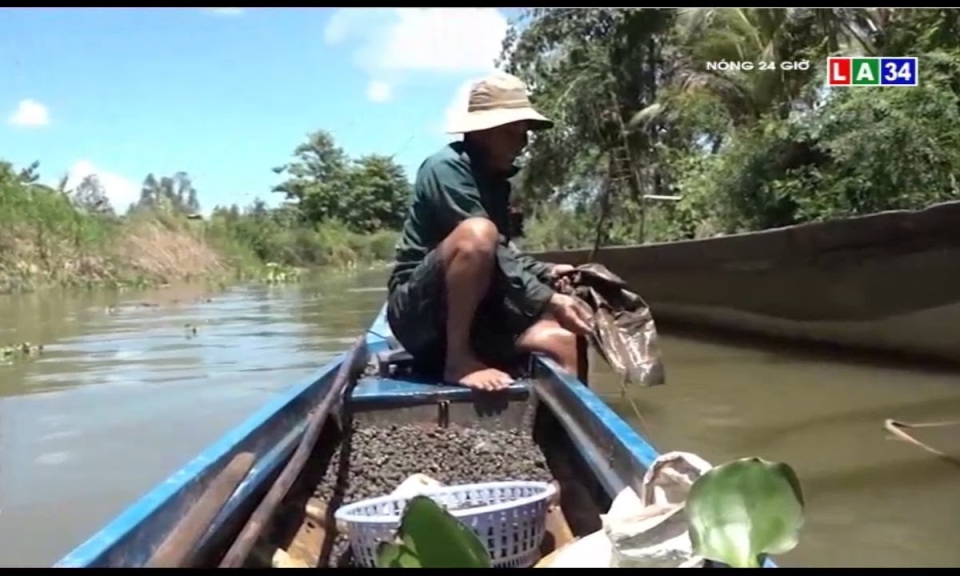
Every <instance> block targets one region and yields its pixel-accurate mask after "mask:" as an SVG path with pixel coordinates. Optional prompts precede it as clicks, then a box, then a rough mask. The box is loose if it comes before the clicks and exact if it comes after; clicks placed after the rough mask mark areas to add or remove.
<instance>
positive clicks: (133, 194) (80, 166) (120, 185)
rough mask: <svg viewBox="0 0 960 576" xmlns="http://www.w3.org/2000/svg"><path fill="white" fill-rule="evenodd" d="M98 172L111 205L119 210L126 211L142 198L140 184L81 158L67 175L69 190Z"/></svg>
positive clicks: (97, 174)
mask: <svg viewBox="0 0 960 576" xmlns="http://www.w3.org/2000/svg"><path fill="white" fill-rule="evenodd" d="M91 174H96V176H97V179H99V180H100V185H101V186H103V191H104V193H105V194H106V195H107V198H108V199H109V200H110V205H111V206H113V209H114V210H116V211H117V212H126V210H127V208H129V206H130V204H133V203H135V202H137V200H139V199H140V186H138V185H136V184H134V183H133V182H131V181H130V180H127V179H126V178H124V177H123V176H120V175H119V174H114V173H113V172H107V171H106V170H102V169H100V168H97V167H96V166H94V165H93V163H92V162H90V161H89V160H80V161H78V162H76V163H74V165H73V166H71V167H70V171H69V172H68V176H67V190H71V189H73V188H76V187H77V186H78V185H80V183H81V182H83V179H84V178H86V177H87V176H89V175H91Z"/></svg>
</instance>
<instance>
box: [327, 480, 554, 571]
mask: <svg viewBox="0 0 960 576" xmlns="http://www.w3.org/2000/svg"><path fill="white" fill-rule="evenodd" d="M555 492H556V489H555V488H554V487H553V486H552V485H551V484H549V483H547V482H528V481H510V482H485V483H481V484H464V485H460V486H444V487H441V488H432V489H429V490H424V491H422V494H423V495H424V496H428V497H430V498H431V499H433V500H434V501H435V502H437V503H438V504H440V505H441V506H442V507H444V508H445V509H446V510H447V511H448V512H450V514H452V515H453V516H454V517H455V518H457V519H458V520H460V522H462V523H463V524H464V525H465V526H467V527H468V528H470V529H471V530H473V532H474V533H475V534H476V535H477V536H478V537H479V538H480V541H481V542H483V544H484V545H485V546H486V548H487V553H488V554H490V562H491V564H492V565H493V567H495V568H529V567H530V566H532V565H533V564H534V563H535V562H536V561H537V559H538V557H539V548H540V543H541V541H542V540H543V535H544V532H545V530H546V516H547V508H548V505H549V502H550V498H551V497H552V496H553V495H554V493H555ZM410 499H411V497H409V496H381V497H379V498H370V499H367V500H361V501H358V502H354V503H351V504H348V505H346V506H341V507H340V508H339V509H338V510H337V512H336V514H335V517H336V519H337V521H338V523H342V524H344V525H345V526H346V527H347V530H348V531H349V538H350V548H351V550H352V552H353V557H354V559H355V562H356V564H357V565H358V566H367V567H374V566H375V563H376V554H377V546H378V545H379V544H380V542H382V541H391V540H393V537H394V534H395V533H396V531H397V528H399V526H400V519H401V517H402V515H403V511H404V508H405V507H406V504H407V502H408V501H409V500H410Z"/></svg>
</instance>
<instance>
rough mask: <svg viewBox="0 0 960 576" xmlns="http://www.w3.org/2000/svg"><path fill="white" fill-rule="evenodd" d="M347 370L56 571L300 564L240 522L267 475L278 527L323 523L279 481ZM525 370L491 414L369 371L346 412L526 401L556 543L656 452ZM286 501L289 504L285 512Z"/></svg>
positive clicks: (459, 417) (227, 442)
mask: <svg viewBox="0 0 960 576" xmlns="http://www.w3.org/2000/svg"><path fill="white" fill-rule="evenodd" d="M362 343H363V345H364V348H365V352H366V354H368V356H367V357H368V358H369V357H373V358H381V359H382V358H386V357H388V356H389V355H390V354H391V353H392V352H391V350H392V349H394V350H395V348H396V344H395V340H393V338H392V336H391V334H390V330H389V327H388V325H387V324H386V322H385V317H384V309H381V311H380V314H379V315H378V317H377V318H376V320H375V321H374V323H373V324H372V326H371V327H370V329H369V330H368V331H367V334H366V336H365V337H364V338H362ZM346 362H355V358H352V357H348V354H344V355H343V356H341V357H340V358H338V359H336V360H335V361H333V362H331V363H330V364H328V365H327V366H325V367H324V368H322V369H321V370H320V371H319V373H318V374H317V375H316V376H315V377H313V378H311V379H310V380H309V381H308V382H305V383H303V384H301V385H297V386H294V387H293V388H292V389H291V390H290V391H288V392H285V393H283V394H280V395H279V396H278V397H277V398H275V399H274V400H272V401H270V402H269V403H267V405H265V406H264V407H263V408H262V409H260V410H259V411H258V412H256V413H255V414H253V415H252V416H251V417H250V418H249V419H248V420H247V421H245V422H243V423H242V424H240V425H239V426H237V427H236V428H235V429H233V430H231V431H229V432H228V433H227V434H225V435H224V436H223V437H222V438H220V439H219V440H218V441H216V442H214V443H213V444H212V445H210V446H209V447H208V448H207V449H205V450H204V451H203V452H202V453H201V454H200V455H198V456H197V457H196V458H194V459H193V460H192V461H191V462H189V463H188V464H186V465H185V466H184V467H183V468H182V469H180V470H178V471H177V472H175V473H174V474H172V475H171V476H170V477H169V478H167V479H166V480H164V481H162V482H160V483H159V484H158V485H157V486H156V487H155V488H153V489H152V490H150V491H149V492H148V493H146V494H145V495H143V496H142V497H141V498H140V499H139V500H138V501H136V502H133V503H132V504H131V505H130V506H129V507H128V508H127V509H126V510H124V511H123V512H121V513H120V514H119V515H118V516H117V517H116V518H114V519H113V520H112V521H111V522H109V523H108V524H107V525H106V526H104V527H103V528H102V529H100V530H99V531H98V532H96V533H95V534H93V535H92V536H91V537H90V538H89V539H88V540H87V541H86V542H83V543H82V544H80V545H79V546H77V547H76V548H75V549H74V550H72V551H70V552H69V553H68V554H66V556H64V557H63V558H62V559H61V560H60V561H59V562H57V563H56V564H55V567H83V568H92V567H104V568H105V567H147V566H200V567H211V566H218V565H222V564H221V563H222V562H224V557H225V556H230V555H231V554H232V555H233V556H234V557H235V558H239V559H240V561H241V564H242V565H244V566H257V565H263V564H264V563H265V564H266V565H267V566H270V565H271V564H272V565H274V566H293V567H296V566H301V565H302V563H303V561H302V560H300V559H298V558H297V557H296V554H291V553H290V546H292V544H290V543H289V542H287V543H286V546H287V549H284V546H283V545H277V544H276V543H274V545H272V546H270V545H268V546H266V548H265V547H264V541H265V540H269V539H268V538H266V536H265V534H266V532H267V531H266V530H264V531H263V533H259V530H257V529H251V526H253V525H256V524H257V522H251V521H250V519H251V516H252V515H254V514H255V513H257V512H256V511H258V510H260V509H262V508H264V507H269V505H267V504H264V502H265V501H266V500H269V499H271V498H275V497H277V496H276V494H274V493H273V491H274V490H276V486H277V485H279V484H280V483H281V482H280V481H278V478H281V479H283V478H286V477H287V476H288V475H289V477H290V478H294V477H297V478H296V479H295V480H294V481H293V483H292V484H291V485H290V487H289V490H286V489H284V490H281V494H280V497H281V499H282V500H283V503H282V504H280V508H282V509H283V510H284V512H283V513H282V514H276V516H282V517H284V518H285V520H286V521H287V523H289V520H290V519H291V518H290V514H291V512H290V510H291V509H295V510H297V512H295V517H294V518H293V519H292V520H293V523H294V524H295V525H300V524H301V523H302V524H303V527H304V528H306V527H307V526H308V525H309V526H312V527H313V529H314V530H316V528H317V525H318V524H320V525H321V528H322V527H323V526H324V524H323V520H319V521H318V517H321V516H323V511H322V510H316V509H314V510H311V503H310V500H297V499H298V498H302V497H303V495H302V493H303V490H302V489H301V488H302V487H300V486H298V483H305V482H306V481H301V480H300V479H299V478H298V476H299V475H300V473H299V472H297V470H299V468H297V469H295V470H294V472H293V473H292V474H288V473H289V471H290V466H291V461H293V460H296V459H297V454H298V453H299V452H300V450H298V445H299V444H300V443H301V440H303V439H304V438H305V437H309V436H310V435H311V434H312V432H311V422H310V420H309V418H310V415H311V413H312V411H313V410H314V409H315V408H316V407H317V406H318V405H324V404H325V403H326V404H327V405H329V404H330V403H331V402H330V401H331V399H332V398H331V397H332V396H335V395H336V394H337V393H338V391H337V390H338V388H337V387H338V386H340V384H338V380H337V378H338V375H341V376H342V375H343V374H344V373H346V372H347V370H345V369H344V368H345V363H346ZM368 374H369V372H368ZM531 374H532V377H531V378H530V379H529V380H524V381H520V382H517V383H515V384H514V385H512V386H511V388H510V389H509V390H508V392H507V394H505V395H502V396H500V401H499V402H500V404H499V406H496V407H494V406H485V407H484V406H482V402H481V401H480V400H479V399H478V397H477V396H475V395H474V394H473V393H472V392H471V391H470V390H467V389H465V388H462V387H455V386H445V385H440V384H436V383H424V382H416V381H406V380H397V379H393V378H391V377H389V376H383V375H382V373H377V372H374V375H361V376H360V377H359V378H358V379H357V380H355V386H354V387H353V388H352V389H351V391H350V392H349V402H350V410H351V413H353V414H354V415H355V416H354V417H355V418H356V417H364V418H375V419H377V420H378V421H387V422H392V421H395V422H400V421H406V422H410V421H417V422H421V421H422V422H433V423H436V422H437V421H438V420H440V421H447V422H449V423H455V424H457V425H459V426H472V425H484V424H482V423H481V422H486V423H490V422H493V421H496V422H498V423H502V422H506V421H509V420H511V419H514V418H516V417H517V415H518V413H519V412H520V411H521V410H522V409H523V407H524V406H528V405H530V404H529V403H531V402H532V405H533V406H535V408H534V409H535V410H536V412H537V419H538V420H539V421H540V422H539V423H538V426H545V427H547V428H546V429H544V430H541V433H540V438H541V439H543V438H548V439H549V441H545V440H541V441H538V443H540V444H541V446H540V447H541V449H542V450H543V451H544V453H545V454H546V457H547V461H548V464H549V466H550V468H551V472H552V473H553V475H554V477H556V478H557V481H558V484H559V487H560V495H561V498H560V500H561V502H560V504H561V506H560V508H561V510H562V513H561V517H562V518H564V520H563V521H562V522H560V524H559V525H560V526H561V528H560V530H559V532H560V533H562V534H565V536H564V537H565V538H567V539H569V538H570V537H579V536H582V535H586V534H589V533H592V532H594V531H596V530H597V529H599V528H600V519H599V517H598V513H602V512H605V511H606V510H607V509H608V507H609V506H610V503H611V501H612V499H613V497H615V496H616V495H617V494H618V493H619V492H620V491H621V490H622V489H623V488H625V487H627V486H631V487H633V488H634V489H635V490H639V489H640V487H641V486H642V481H643V476H644V473H645V471H646V469H647V468H648V467H649V466H650V465H651V463H652V462H653V461H654V460H655V459H656V458H657V457H658V456H659V453H658V452H657V450H656V449H655V448H654V447H653V446H651V444H650V443H649V442H648V441H647V440H646V439H644V438H643V437H642V436H641V435H639V434H638V433H637V432H636V431H635V430H634V429H633V428H632V427H631V426H629V425H628V424H627V423H626V422H625V421H624V420H622V419H621V418H620V417H619V416H618V415H617V414H616V413H614V411H613V410H611V409H610V408H609V407H608V406H607V405H606V404H605V403H604V402H603V401H602V400H601V399H600V398H599V397H598V396H597V395H596V394H594V393H593V392H592V391H591V390H590V389H589V388H588V387H587V386H586V385H585V384H584V383H583V382H581V381H580V380H578V379H577V378H576V377H574V376H573V375H570V374H568V373H567V372H565V371H563V370H561V369H560V368H559V366H558V365H556V364H555V363H553V362H552V361H550V360H549V359H547V358H544V357H539V356H538V357H535V358H533V359H532V362H531ZM333 400H335V398H333ZM488 400H489V397H488ZM333 404H334V405H335V404H336V402H333ZM332 414H334V412H331V415H332ZM335 420H336V418H335V417H328V418H327V421H328V422H327V426H325V429H324V431H323V432H321V433H319V439H318V440H317V445H324V443H325V442H326V443H330V442H335V441H336V440H335V439H333V438H334V436H332V435H335V434H336V430H337V428H336V426H335ZM307 452H311V453H313V452H321V451H320V450H317V451H313V450H312V449H308V450H307ZM311 457H315V456H311ZM308 466H309V465H308ZM304 475H306V473H304ZM308 489H312V487H311V486H308ZM218 494H219V496H218ZM202 495H205V496H204V497H203V498H201V496H202ZM218 498H219V499H218ZM307 498H309V493H308V495H307ZM294 501H295V503H296V505H295V506H293V507H291V506H290V504H291V502H294ZM320 507H322V503H321V506H320ZM314 508H317V506H314ZM268 517H269V515H268ZM301 520H302V522H301ZM272 521H273V520H268V522H272ZM294 532H296V530H294ZM240 534H246V535H247V536H252V537H253V540H251V543H249V544H248V545H247V546H246V548H245V549H244V550H242V551H241V552H240V553H237V548H238V547H239V548H243V546H240V545H238V544H237V542H239V541H240V540H242V538H238V535H240ZM254 541H256V545H255V546H254V545H253V542H254ZM278 546H279V550H278ZM314 552H316V551H314ZM548 552H549V551H547V552H544V554H547V553H548ZM303 554H309V551H306V552H304V551H302V550H301V554H300V557H302V556H303ZM291 557H294V558H293V559H291ZM314 565H315V564H314ZM768 565H769V566H771V567H773V566H774V565H773V564H772V563H768Z"/></svg>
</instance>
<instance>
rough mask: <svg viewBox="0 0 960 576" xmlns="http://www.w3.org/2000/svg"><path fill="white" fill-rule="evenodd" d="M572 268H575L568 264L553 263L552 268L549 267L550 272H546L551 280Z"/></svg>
mask: <svg viewBox="0 0 960 576" xmlns="http://www.w3.org/2000/svg"><path fill="white" fill-rule="evenodd" d="M574 270H576V268H574V267H573V266H571V265H569V264H554V265H553V268H551V269H550V272H548V276H550V279H551V280H556V279H557V278H559V277H560V276H562V275H564V274H569V273H571V272H573V271H574Z"/></svg>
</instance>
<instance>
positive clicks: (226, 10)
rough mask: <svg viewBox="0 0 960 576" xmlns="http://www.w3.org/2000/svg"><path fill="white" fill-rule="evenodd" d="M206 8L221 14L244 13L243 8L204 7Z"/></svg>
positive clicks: (234, 14)
mask: <svg viewBox="0 0 960 576" xmlns="http://www.w3.org/2000/svg"><path fill="white" fill-rule="evenodd" d="M204 10H206V11H208V12H212V13H213V14H218V15H220V16H239V15H241V14H243V8H204Z"/></svg>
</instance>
